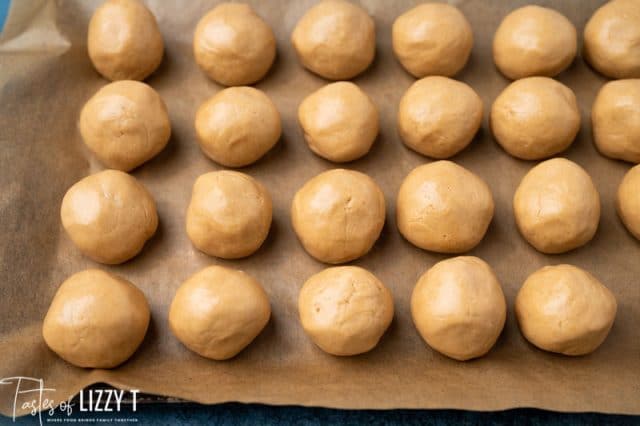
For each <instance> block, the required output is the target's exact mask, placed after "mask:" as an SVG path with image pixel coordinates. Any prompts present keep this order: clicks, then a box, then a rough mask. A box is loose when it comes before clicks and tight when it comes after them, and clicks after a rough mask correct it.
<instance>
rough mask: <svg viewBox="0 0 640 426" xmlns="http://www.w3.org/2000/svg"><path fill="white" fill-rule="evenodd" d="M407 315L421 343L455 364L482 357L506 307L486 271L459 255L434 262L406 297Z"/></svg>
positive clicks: (499, 328)
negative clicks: (423, 341) (420, 338)
mask: <svg viewBox="0 0 640 426" xmlns="http://www.w3.org/2000/svg"><path fill="white" fill-rule="evenodd" d="M411 316H412V317H413V322H414V324H415V325H416V328H417V329H418V332H420V335H421V336H422V338H423V339H424V340H425V342H427V344H428V345H429V346H431V347H432V348H433V349H435V350H436V351H438V352H440V353H442V354H444V355H446V356H448V357H450V358H453V359H457V360H458V361H466V360H468V359H472V358H477V357H480V356H483V355H485V354H486V353H487V352H489V350H490V349H491V348H492V347H493V345H494V344H495V343H496V340H498V337H499V336H500V333H501V332H502V328H503V327H504V322H505V320H506V318H507V303H506V301H505V297H504V294H503V293H502V287H501V286H500V282H499V281H498V278H497V277H496V275H495V273H494V272H493V270H492V269H491V267H490V266H489V265H488V264H487V263H486V262H485V261H483V260H482V259H479V258H477V257H473V256H460V257H454V258H451V259H446V260H443V261H441V262H438V263H436V264H435V265H434V266H433V267H432V268H430V269H429V270H428V271H427V272H425V273H424V274H423V275H422V276H421V277H420V279H419V280H418V283H417V284H416V286H415V288H414V289H413V293H412V295H411Z"/></svg>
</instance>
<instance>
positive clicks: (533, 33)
mask: <svg viewBox="0 0 640 426" xmlns="http://www.w3.org/2000/svg"><path fill="white" fill-rule="evenodd" d="M577 52H578V35H577V33H576V28H575V27H574V26H573V24H572V23H571V21H569V20H568V19H567V18H566V17H565V16H564V15H563V14H561V13H560V12H557V11H555V10H553V9H549V8H546V7H540V6H534V5H529V6H525V7H521V8H519V9H516V10H514V11H513V12H511V13H509V14H508V15H507V16H506V17H505V18H504V19H503V20H502V22H501V23H500V26H499V27H498V30H497V31H496V34H495V36H494V38H493V60H494V61H495V63H496V66H497V67H498V69H499V70H500V72H501V73H502V74H504V75H505V76H507V77H508V78H510V79H512V80H517V79H519V78H524V77H531V76H534V75H541V76H546V77H554V76H556V75H558V74H560V73H561V72H562V71H564V70H565V69H567V68H568V67H569V65H571V63H572V62H573V60H574V58H575V57H576V53H577Z"/></svg>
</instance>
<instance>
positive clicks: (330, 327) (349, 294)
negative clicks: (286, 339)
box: [298, 266, 393, 356]
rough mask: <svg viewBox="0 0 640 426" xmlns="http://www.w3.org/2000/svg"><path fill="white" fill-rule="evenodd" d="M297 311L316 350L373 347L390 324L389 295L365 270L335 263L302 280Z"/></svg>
mask: <svg viewBox="0 0 640 426" xmlns="http://www.w3.org/2000/svg"><path fill="white" fill-rule="evenodd" d="M298 311H299V313H300V322H301V323H302V328H304V331H305V332H306V333H307V335H308V336H309V337H310V338H311V340H313V343H315V344H316V345H317V346H318V347H319V348H320V349H322V350H323V351H325V352H327V353H330V354H332V355H338V356H347V355H357V354H361V353H364V352H368V351H370V350H371V349H373V348H374V347H375V346H376V345H377V344H378V341H380V338H381V337H382V335H383V334H384V332H385V331H386V330H387V328H388V327H389V324H391V320H392V319H393V298H392V296H391V292H389V290H388V289H387V288H386V287H385V286H384V284H382V282H380V280H379V279H377V278H376V277H375V275H373V274H372V273H371V272H369V271H367V270H366V269H363V268H359V267H357V266H339V267H333V268H327V269H325V270H323V271H321V272H319V273H317V274H315V275H313V276H312V277H311V278H309V279H308V280H307V282H305V283H304V286H303V287H302V290H300V295H299V297H298Z"/></svg>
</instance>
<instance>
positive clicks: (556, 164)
mask: <svg viewBox="0 0 640 426" xmlns="http://www.w3.org/2000/svg"><path fill="white" fill-rule="evenodd" d="M513 212H514V214H515V217H516V224H517V225H518V229H519V230H520V233H521V234H522V236H523V237H524V238H525V239H526V240H527V241H528V242H529V243H530V244H531V245H532V246H534V247H535V248H536V249H537V250H538V251H541V252H543V253H549V254H556V253H564V252H567V251H569V250H573V249H575V248H578V247H581V246H583V245H585V244H587V243H588V242H589V241H591V239H592V238H593V236H594V235H595V233H596V230H597V229H598V222H599V221H600V196H599V194H598V190H597V189H596V187H595V185H594V184H593V181H592V180H591V177H590V176H589V175H588V174H587V172H586V171H585V170H584V169H583V168H582V167H580V166H579V165H577V164H576V163H574V162H572V161H569V160H567V159H565V158H553V159H551V160H547V161H544V162H542V163H540V164H538V165H537V166H535V167H534V168H532V169H531V170H529V172H528V173H527V174H526V175H525V176H524V178H522V181H521V182H520V185H519V186H518V189H517V190H516V193H515V195H514V197H513Z"/></svg>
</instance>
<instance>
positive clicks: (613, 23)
mask: <svg viewBox="0 0 640 426" xmlns="http://www.w3.org/2000/svg"><path fill="white" fill-rule="evenodd" d="M584 57H585V59H586V61H587V62H589V63H590V64H591V66H592V67H593V68H595V69H596V70H597V71H598V72H600V73H602V74H604V75H605V76H607V77H610V78H639V77H640V2H638V1H637V0H614V1H610V2H608V3H605V4H604V5H603V6H602V7H600V8H599V9H598V10H596V12H595V13H594V14H593V16H592V17H591V19H589V22H587V25H586V26H585V28H584Z"/></svg>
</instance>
